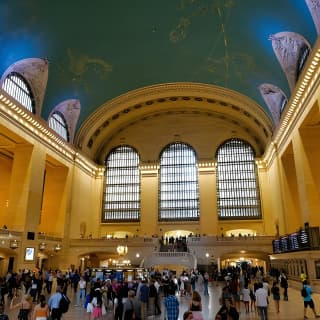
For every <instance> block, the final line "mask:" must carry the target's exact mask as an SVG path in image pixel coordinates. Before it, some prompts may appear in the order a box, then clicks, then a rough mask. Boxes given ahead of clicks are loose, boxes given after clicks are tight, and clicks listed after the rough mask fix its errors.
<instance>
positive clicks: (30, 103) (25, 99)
mask: <svg viewBox="0 0 320 320" xmlns="http://www.w3.org/2000/svg"><path fill="white" fill-rule="evenodd" d="M2 89H3V90H4V91H6V92H7V93H8V94H9V95H10V96H12V97H13V98H14V99H16V100H17V101H18V102H19V103H21V105H23V106H24V107H25V108H26V109H27V110H29V111H30V112H32V113H35V102H34V97H33V94H32V91H31V89H30V86H29V85H28V83H27V81H26V80H25V79H24V78H23V77H22V76H21V75H20V74H19V73H16V72H11V73H10V74H8V76H7V77H6V78H5V80H4V82H3V84H2Z"/></svg>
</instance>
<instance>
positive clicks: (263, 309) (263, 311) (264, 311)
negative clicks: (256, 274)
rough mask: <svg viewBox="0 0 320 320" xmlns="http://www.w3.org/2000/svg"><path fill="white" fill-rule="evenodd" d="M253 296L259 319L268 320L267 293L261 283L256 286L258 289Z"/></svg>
mask: <svg viewBox="0 0 320 320" xmlns="http://www.w3.org/2000/svg"><path fill="white" fill-rule="evenodd" d="M255 296H256V305H257V308H258V310H259V315H260V319H261V320H268V291H267V290H266V289H264V288H263V284H262V282H260V283H259V284H258V289H257V291H256V293H255Z"/></svg>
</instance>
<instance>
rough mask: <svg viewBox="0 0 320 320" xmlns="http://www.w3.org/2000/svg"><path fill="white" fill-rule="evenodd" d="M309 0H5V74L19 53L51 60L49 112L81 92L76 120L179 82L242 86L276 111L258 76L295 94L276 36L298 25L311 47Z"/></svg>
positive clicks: (1, 25) (1, 36) (1, 30)
mask: <svg viewBox="0 0 320 320" xmlns="http://www.w3.org/2000/svg"><path fill="white" fill-rule="evenodd" d="M307 2H309V3H311V2H312V1H302V0H281V1H279V0H259V1H256V0H245V1H243V0H242V1H241V0H225V1H222V0H139V1H132V0H108V1H106V0H97V1H91V2H90V1H83V0H77V1H75V0H70V1H63V2H62V1H51V0H45V1H39V0H29V1H17V0H13V1H6V2H4V1H2V2H1V3H0V43H1V49H0V73H1V74H3V73H4V72H5V70H7V68H8V67H9V66H10V65H12V64H13V63H14V62H16V61H18V60H21V59H26V58H47V59H48V61H49V77H48V83H47V88H46V94H45V97H44V102H43V108H42V117H43V118H45V119H46V118H47V117H48V115H49V113H50V111H51V110H52V109H53V107H55V106H56V105H58V104H59V103H60V102H61V101H63V100H65V99H74V98H75V99H79V100H80V103H81V112H80V118H79V123H78V127H79V126H80V125H81V124H82V123H83V122H84V121H85V120H86V119H87V118H88V117H89V116H90V115H92V113H93V112H94V111H96V110H97V109H98V108H99V107H100V106H101V105H103V104H105V103H106V102H108V101H109V100H111V99H114V98H117V97H119V96H120V95H123V94H125V93H127V92H129V91H131V90H135V89H139V88H143V87H146V86H150V85H157V84H162V83H173V82H195V83H202V84H212V85H216V86H220V87H224V88H228V89H231V90H234V91H237V92H240V93H242V94H243V95H245V96H247V97H249V98H250V99H252V100H253V101H254V102H255V103H256V104H258V105H260V106H262V108H264V109H265V110H266V112H267V113H268V114H269V115H270V112H269V110H268V108H267V106H266V104H265V102H264V100H263V98H262V97H261V95H260V92H259V86H260V85H261V84H263V83H271V84H273V85H275V86H276V87H278V88H280V89H281V90H282V91H283V92H284V93H285V94H286V95H287V96H290V89H289V85H288V81H287V79H286V75H285V74H284V72H283V71H282V69H281V66H280V64H279V62H278V60H277V57H276V55H275V53H274V50H273V47H272V43H271V41H270V36H271V35H273V34H276V33H279V32H283V31H289V32H295V33H298V34H300V35H302V36H303V37H304V38H305V39H306V40H307V41H308V42H309V43H310V44H311V46H312V44H313V43H314V42H315V39H316V37H317V32H316V27H315V24H314V22H313V19H312V17H311V14H310V11H309V8H308V5H307ZM313 5H314V6H317V5H318V2H317V1H314V2H313Z"/></svg>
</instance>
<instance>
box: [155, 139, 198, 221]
mask: <svg viewBox="0 0 320 320" xmlns="http://www.w3.org/2000/svg"><path fill="white" fill-rule="evenodd" d="M159 187H160V192H159V221H179V220H182V221H188V220H191V221H192V220H199V184H198V170H197V158H196V153H195V151H194V150H193V149H192V148H191V147H190V146H188V145H186V144H183V143H174V144H171V145H169V146H167V147H166V148H165V149H164V150H163V151H162V153H161V156H160V181H159Z"/></svg>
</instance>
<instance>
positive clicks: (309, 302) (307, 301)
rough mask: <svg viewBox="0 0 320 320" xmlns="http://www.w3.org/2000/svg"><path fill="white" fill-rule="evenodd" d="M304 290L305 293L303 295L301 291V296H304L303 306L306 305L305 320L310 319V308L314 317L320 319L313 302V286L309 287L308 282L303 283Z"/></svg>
mask: <svg viewBox="0 0 320 320" xmlns="http://www.w3.org/2000/svg"><path fill="white" fill-rule="evenodd" d="M302 290H303V291H304V293H303V291H301V294H302V296H303V305H304V314H303V315H304V319H308V317H307V311H308V310H307V309H308V306H309V307H310V309H311V310H312V312H313V314H314V316H315V317H316V318H320V315H318V314H317V313H316V310H315V306H314V302H313V299H312V289H311V286H310V285H309V283H308V281H307V280H304V281H303V287H302Z"/></svg>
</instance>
